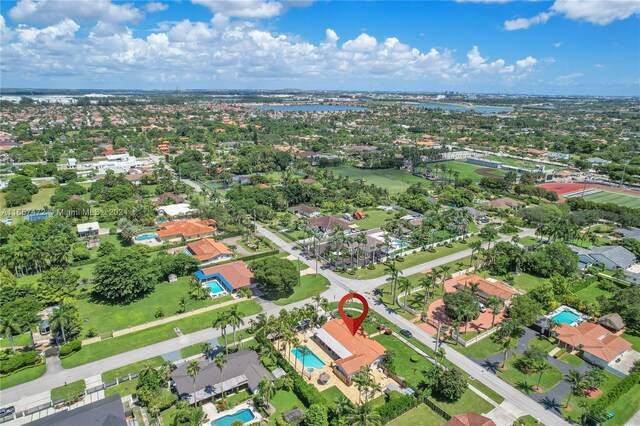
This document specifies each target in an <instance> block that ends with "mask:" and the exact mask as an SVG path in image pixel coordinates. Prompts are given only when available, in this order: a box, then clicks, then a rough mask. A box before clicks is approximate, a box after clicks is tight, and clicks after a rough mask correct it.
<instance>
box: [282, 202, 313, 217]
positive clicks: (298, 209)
mask: <svg viewBox="0 0 640 426" xmlns="http://www.w3.org/2000/svg"><path fill="white" fill-rule="evenodd" d="M289 211H290V212H291V213H293V214H299V215H300V216H303V217H318V216H320V209H319V208H317V207H313V206H309V205H306V204H298V205H297V206H293V207H289Z"/></svg>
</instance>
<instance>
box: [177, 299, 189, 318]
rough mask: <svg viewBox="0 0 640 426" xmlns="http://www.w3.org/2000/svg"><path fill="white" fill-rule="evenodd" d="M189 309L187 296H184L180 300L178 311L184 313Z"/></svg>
mask: <svg viewBox="0 0 640 426" xmlns="http://www.w3.org/2000/svg"><path fill="white" fill-rule="evenodd" d="M186 310H187V298H186V297H185V296H182V297H181V298H180V300H179V301H178V313H179V314H183V313H184V312H185V311H186Z"/></svg>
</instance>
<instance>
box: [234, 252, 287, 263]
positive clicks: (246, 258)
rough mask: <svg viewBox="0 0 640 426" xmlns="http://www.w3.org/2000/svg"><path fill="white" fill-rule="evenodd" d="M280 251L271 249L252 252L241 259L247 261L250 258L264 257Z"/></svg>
mask: <svg viewBox="0 0 640 426" xmlns="http://www.w3.org/2000/svg"><path fill="white" fill-rule="evenodd" d="M278 253H280V250H269V251H265V252H262V253H256V254H250V255H249V256H244V257H242V258H241V260H243V261H245V262H247V261H249V260H256V259H262V258H263V257H269V256H273V255H276V254H278Z"/></svg>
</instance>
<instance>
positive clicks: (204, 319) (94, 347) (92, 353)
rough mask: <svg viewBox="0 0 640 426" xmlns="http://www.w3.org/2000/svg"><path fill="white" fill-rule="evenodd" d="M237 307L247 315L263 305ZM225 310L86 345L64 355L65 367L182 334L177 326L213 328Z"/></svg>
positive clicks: (190, 329)
mask: <svg viewBox="0 0 640 426" xmlns="http://www.w3.org/2000/svg"><path fill="white" fill-rule="evenodd" d="M236 306H238V309H239V310H240V312H242V314H243V315H244V316H249V315H253V314H257V313H258V312H260V311H262V307H261V306H260V305H259V304H258V303H257V302H256V301H255V300H246V301H243V302H240V303H238V304H236ZM225 309H228V307H227V308H223V309H216V310H213V311H209V312H205V313H202V314H199V315H194V316H190V317H187V318H183V319H180V320H178V321H172V322H169V323H166V324H162V325H158V326H155V327H152V328H148V329H146V330H142V331H138V332H135V333H130V334H125V335H123V336H120V337H115V338H113V339H107V340H104V341H101V342H97V343H93V344H91V345H86V346H84V347H83V348H82V349H81V350H80V351H78V352H76V353H75V354H73V355H71V356H69V357H68V358H64V359H63V360H62V366H63V367H64V368H73V367H77V366H78V365H82V364H86V363H88V362H92V361H96V360H98V359H103V358H107V357H110V356H113V355H117V354H119V353H122V352H127V351H130V350H133V349H137V348H141V347H143V346H148V345H151V344H154V343H158V342H162V341H163V340H168V339H172V338H175V337H178V336H177V334H176V333H175V331H174V330H173V329H174V327H178V328H180V330H182V332H183V333H184V334H189V333H193V332H194V331H198V330H202V329H205V328H208V327H211V323H212V322H213V320H214V319H215V318H217V316H218V315H219V314H220V312H224V310H225Z"/></svg>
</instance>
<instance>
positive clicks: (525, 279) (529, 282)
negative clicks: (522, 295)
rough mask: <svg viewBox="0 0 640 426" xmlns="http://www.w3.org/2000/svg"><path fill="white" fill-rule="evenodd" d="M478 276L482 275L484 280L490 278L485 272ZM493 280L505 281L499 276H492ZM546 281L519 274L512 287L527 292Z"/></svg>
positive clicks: (524, 273)
mask: <svg viewBox="0 0 640 426" xmlns="http://www.w3.org/2000/svg"><path fill="white" fill-rule="evenodd" d="M480 275H482V276H483V277H485V278H486V277H489V276H492V275H490V274H489V273H488V272H487V271H482V272H481V273H480ZM493 278H496V279H498V280H502V281H504V280H505V277H504V276H500V275H493ZM547 281H549V279H547V278H541V277H536V276H535V275H531V274H527V273H526V272H521V273H519V274H518V275H516V277H515V280H514V283H513V286H514V287H515V288H517V289H518V290H521V291H524V292H528V291H531V290H533V289H534V288H536V287H538V286H540V285H541V284H543V283H545V282H547Z"/></svg>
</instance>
